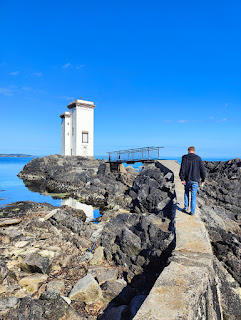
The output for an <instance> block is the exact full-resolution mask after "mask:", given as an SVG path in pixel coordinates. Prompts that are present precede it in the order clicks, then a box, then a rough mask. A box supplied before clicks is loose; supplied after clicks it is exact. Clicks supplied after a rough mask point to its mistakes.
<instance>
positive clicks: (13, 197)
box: [0, 157, 228, 214]
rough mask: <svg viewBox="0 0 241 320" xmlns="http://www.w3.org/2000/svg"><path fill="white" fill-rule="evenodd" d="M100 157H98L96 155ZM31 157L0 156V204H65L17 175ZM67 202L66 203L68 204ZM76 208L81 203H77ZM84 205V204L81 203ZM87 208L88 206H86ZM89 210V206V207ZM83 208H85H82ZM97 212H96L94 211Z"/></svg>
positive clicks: (71, 200)
mask: <svg viewBox="0 0 241 320" xmlns="http://www.w3.org/2000/svg"><path fill="white" fill-rule="evenodd" d="M97 158H100V157H97ZM32 159H33V158H30V157H28V158H12V157H0V206H2V205H6V204H9V203H12V202H16V201H26V200H30V201H34V202H47V203H50V204H52V205H54V206H61V205H62V204H67V203H68V201H67V202H66V200H61V199H53V198H52V197H51V196H49V195H44V194H40V193H38V192H33V191H30V190H29V189H28V188H27V187H25V185H24V183H23V181H22V180H21V179H20V178H18V177H17V174H18V173H19V172H20V171H21V170H22V169H23V167H24V165H25V164H27V163H28V162H29V161H30V160H32ZM172 160H177V161H179V163H180V161H181V158H172ZM203 160H209V161H227V160H228V159H217V158H212V159H211V158H210V159H203ZM140 166H142V164H141V163H135V164H134V165H133V167H134V168H136V169H138V168H139V167H140ZM69 203H71V205H73V206H75V207H76V203H75V201H74V200H73V199H70V200H69ZM69 203H68V204H69ZM77 205H78V208H80V207H79V206H80V205H81V204H79V203H77ZM83 206H84V205H83ZM88 208H89V207H88ZM89 209H90V211H91V208H89ZM83 210H86V207H85V209H84V208H83ZM96 214H97V212H96Z"/></svg>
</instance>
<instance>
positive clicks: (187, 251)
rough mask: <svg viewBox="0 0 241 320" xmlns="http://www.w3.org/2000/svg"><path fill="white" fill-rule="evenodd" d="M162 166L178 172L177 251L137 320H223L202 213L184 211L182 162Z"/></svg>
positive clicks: (166, 170) (176, 186) (137, 315)
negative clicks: (219, 310)
mask: <svg viewBox="0 0 241 320" xmlns="http://www.w3.org/2000/svg"><path fill="white" fill-rule="evenodd" d="M158 163H159V164H158V166H160V167H161V169H162V170H163V171H164V172H168V171H172V172H173V173H174V182H175V190H176V196H177V204H176V217H175V226H176V248H175V250H174V251H173V254H172V257H171V259H170V260H171V263H170V264H169V265H168V266H167V267H166V268H165V269H164V270H163V272H162V273H161V274H160V276H159V278H158V279H157V281H156V283H155V284H154V286H153V288H152V290H151V291H150V294H149V296H148V297H147V298H146V300H145V301H144V303H143V304H142V306H141V308H140V309H139V311H138V313H137V314H136V316H135V317H134V319H135V320H157V319H158V320H174V319H175V320H176V319H179V320H180V319H188V320H197V319H203V320H204V319H212V320H214V319H221V318H220V317H219V318H217V317H216V314H217V310H216V309H217V308H219V306H217V305H215V304H216V303H215V301H216V300H218V299H217V297H214V295H216V296H217V295H218V292H216V287H215V279H214V273H213V269H212V263H213V254H212V248H211V244H210V240H209V237H208V234H207V231H206V229H205V227H204V224H203V222H202V221H201V219H200V212H199V210H198V209H196V212H195V215H194V216H190V215H188V214H186V213H183V212H182V211H181V210H182V209H183V207H184V187H183V185H182V183H181V181H180V179H179V169H180V165H179V164H178V162H176V161H172V160H161V161H159V162H158ZM213 287H214V289H213ZM212 290H214V291H212ZM214 305H215V306H214Z"/></svg>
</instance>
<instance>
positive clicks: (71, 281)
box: [0, 157, 174, 320]
mask: <svg viewBox="0 0 241 320" xmlns="http://www.w3.org/2000/svg"><path fill="white" fill-rule="evenodd" d="M54 159H55V157H54ZM102 169H103V170H104V173H103V172H99V173H96V175H97V176H98V175H103V177H102V178H101V179H102V182H101V183H103V181H106V179H107V180H108V179H110V181H111V183H112V188H113V190H114V189H115V188H117V189H118V185H120V186H121V188H122V189H121V190H122V192H128V190H130V187H129V186H128V185H127V184H128V183H130V179H129V178H128V179H129V180H128V179H126V180H125V181H124V180H123V181H124V182H121V181H120V180H122V179H124V177H128V174H126V172H124V173H123V172H120V173H117V174H116V175H114V174H112V173H111V172H109V173H107V172H108V165H107V164H105V163H102ZM102 169H101V170H102ZM101 170H100V171H101ZM153 170H156V169H155V167H153ZM128 171H129V172H130V175H129V177H131V179H134V178H135V177H136V173H135V172H133V170H131V169H127V172H128ZM148 172H149V173H148V174H151V172H152V169H149V171H148ZM146 175H147V173H146ZM95 179H96V178H95ZM118 179H119V180H118ZM84 183H85V188H87V187H88V185H87V184H86V182H84ZM87 183H88V182H87ZM95 183H96V182H94V180H93V185H94V184H95ZM116 185H117V187H116ZM105 187H106V188H107V189H108V188H110V186H108V185H106V186H105ZM107 189H105V192H106V190H107ZM124 190H125V191H124ZM166 194H167V195H168V192H166ZM118 196H120V197H124V193H120V194H119V195H118V193H117V194H115V196H114V198H112V194H111V193H110V194H109V195H108V199H109V200H108V201H109V203H111V202H112V203H113V204H114V203H117V202H116V201H117V198H118ZM128 197H129V196H128V195H127V198H128ZM113 199H114V200H113ZM169 200H170V199H169ZM128 201H130V202H131V198H130V197H129V200H128ZM123 203H124V202H123ZM149 208H150V211H151V212H153V213H148V212H145V213H142V214H141V213H140V212H139V213H131V212H130V211H128V210H125V212H124V210H119V211H117V210H116V209H115V210H114V209H112V210H111V211H109V214H106V217H105V219H103V221H102V222H100V223H99V224H92V223H87V222H85V221H84V220H85V216H84V213H83V212H80V210H74V209H71V208H69V207H67V206H63V207H61V208H55V207H53V206H51V205H48V204H36V203H32V202H18V203H15V204H12V205H9V206H7V207H6V208H0V214H1V215H2V216H3V219H19V220H20V221H19V223H18V224H16V225H4V227H2V228H0V235H1V237H0V247H1V249H2V250H1V251H2V252H3V253H2V255H1V259H2V262H1V264H0V266H1V267H0V275H1V278H0V279H1V282H2V283H1V284H0V306H1V305H6V307H4V310H2V311H0V314H4V317H5V318H4V319H19V320H20V319H22V318H21V317H25V318H26V319H34V315H35V314H36V310H39V311H38V317H39V319H66V320H67V319H97V317H98V316H100V315H101V317H102V318H103V319H111V318H109V316H110V315H112V316H113V317H117V318H118V317H119V318H120V319H121V317H129V318H130V317H131V315H132V316H133V315H134V313H135V312H136V310H137V308H138V306H139V305H140V299H139V298H138V299H137V298H136V299H135V300H133V299H134V298H135V297H136V296H141V297H142V299H143V297H145V296H146V295H147V294H148V292H149V290H150V289H151V287H152V285H153V283H154V281H155V280H156V277H157V276H158V274H159V273H160V272H161V270H162V269H163V268H164V266H165V263H166V260H167V258H168V256H169V255H170V252H171V250H172V247H173V239H174V235H173V230H172V228H171V225H172V224H171V220H170V219H169V218H168V217H167V216H164V214H163V213H162V212H161V211H159V212H158V215H159V216H158V215H157V214H155V213H154V212H155V208H154V206H153V207H151V206H150V207H149ZM123 212H124V213H123ZM104 216H105V215H104ZM104 220H105V221H104ZM12 298H15V300H13V299H12ZM6 299H10V300H11V301H10V300H9V303H8V304H6ZM70 305H71V306H70ZM117 318H116V319H117ZM36 319H37V318H36Z"/></svg>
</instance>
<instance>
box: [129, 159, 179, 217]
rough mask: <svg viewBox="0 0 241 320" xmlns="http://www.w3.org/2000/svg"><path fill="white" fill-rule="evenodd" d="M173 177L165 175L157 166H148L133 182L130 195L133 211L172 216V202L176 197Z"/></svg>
mask: <svg viewBox="0 0 241 320" xmlns="http://www.w3.org/2000/svg"><path fill="white" fill-rule="evenodd" d="M172 180H173V177H171V176H170V174H167V175H164V173H163V172H162V171H161V170H160V169H159V168H158V167H157V166H156V164H155V165H148V166H146V167H144V169H143V170H142V171H141V172H140V174H139V175H138V176H137V177H136V179H135V180H134V182H133V187H132V188H131V190H130V192H129V195H130V197H131V198H132V210H133V211H134V212H137V213H144V212H153V213H156V214H159V213H161V214H163V215H164V216H168V217H169V218H170V219H172V217H171V216H170V214H171V212H172V200H173V199H174V197H175V191H174V183H173V182H172Z"/></svg>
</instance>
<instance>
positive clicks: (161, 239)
mask: <svg viewBox="0 0 241 320" xmlns="http://www.w3.org/2000/svg"><path fill="white" fill-rule="evenodd" d="M158 220H159V222H157V221H158ZM168 228H169V219H167V220H164V221H162V218H160V217H159V218H158V217H157V219H155V218H153V217H152V215H148V214H145V215H139V214H136V213H132V214H130V213H123V214H119V215H118V216H117V217H115V218H112V219H111V220H110V221H109V222H108V223H106V225H105V226H104V228H103V231H102V235H101V237H100V239H99V241H100V245H102V246H103V247H105V255H109V256H110V257H112V259H113V260H114V261H115V262H116V263H117V264H118V265H123V266H125V269H126V271H127V274H128V276H127V278H128V279H129V281H131V279H132V278H133V277H134V276H135V275H138V274H140V273H142V272H143V268H144V267H145V266H147V265H148V264H149V263H150V262H151V263H153V274H154V273H155V271H154V270H159V272H160V270H161V268H162V266H161V264H162V263H163V260H162V259H160V258H159V257H160V256H161V254H162V252H164V251H165V250H171V244H172V241H173V239H174V236H173V233H172V232H171V231H169V230H168ZM168 248H169V249H168ZM110 257H109V258H110ZM161 261H162V262H161ZM157 272H158V271H157ZM142 280H144V279H142ZM143 285H144V283H143Z"/></svg>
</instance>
